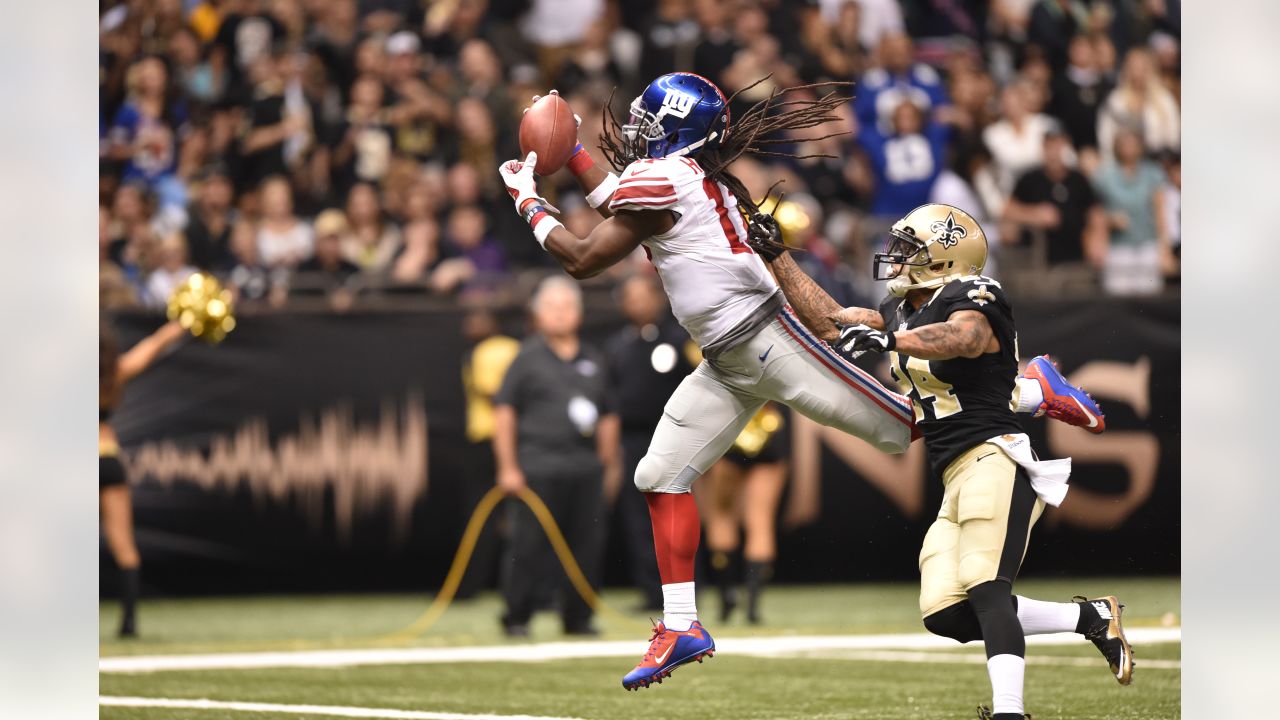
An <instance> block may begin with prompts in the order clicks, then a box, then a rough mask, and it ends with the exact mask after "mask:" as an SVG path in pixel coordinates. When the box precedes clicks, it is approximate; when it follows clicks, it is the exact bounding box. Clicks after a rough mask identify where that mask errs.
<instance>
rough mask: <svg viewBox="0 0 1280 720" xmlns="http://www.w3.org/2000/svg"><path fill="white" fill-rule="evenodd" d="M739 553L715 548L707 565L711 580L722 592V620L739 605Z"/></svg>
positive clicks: (725, 619) (726, 618)
mask: <svg viewBox="0 0 1280 720" xmlns="http://www.w3.org/2000/svg"><path fill="white" fill-rule="evenodd" d="M737 557H738V553H737V552H736V551H734V550H713V551H712V552H711V557H710V558H708V562H707V566H708V570H709V571H710V575H711V582H712V584H714V585H715V586H716V589H717V590H718V591H719V592H720V622H725V621H727V620H728V619H729V616H730V615H731V614H732V613H733V610H734V608H736V607H737V606H738V563H737V562H736V560H737Z"/></svg>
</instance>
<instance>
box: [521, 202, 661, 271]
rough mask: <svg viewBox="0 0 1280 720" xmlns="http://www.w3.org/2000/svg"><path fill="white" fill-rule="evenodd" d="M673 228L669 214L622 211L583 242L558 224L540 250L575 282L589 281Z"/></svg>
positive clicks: (657, 211)
mask: <svg viewBox="0 0 1280 720" xmlns="http://www.w3.org/2000/svg"><path fill="white" fill-rule="evenodd" d="M674 224H675V221H674V219H673V218H672V217H671V212H670V211H669V210H654V211H648V210H645V211H639V212H633V211H624V212H620V213H618V214H617V215H614V216H613V217H609V218H605V220H604V222H602V223H600V224H599V225H597V226H596V227H595V229H594V230H592V231H591V234H590V235H588V236H587V237H585V238H580V237H578V236H577V235H574V234H573V233H571V232H569V231H568V230H567V229H565V227H564V226H562V225H559V223H557V225H558V227H555V228H552V230H551V232H550V233H548V234H547V241H546V243H545V244H544V245H543V247H545V248H546V249H547V252H549V253H551V255H552V257H554V258H555V259H556V262H558V263H560V267H562V268H564V270H565V272H567V273H569V274H570V275H572V276H574V277H575V278H578V279H582V278H589V277H594V276H596V275H599V274H600V273H601V272H603V271H604V270H605V268H607V267H609V266H610V265H613V264H614V263H616V262H618V261H619V260H621V259H622V258H624V257H626V256H627V255H630V254H631V252H632V251H633V250H635V249H636V246H638V245H639V244H640V243H641V242H643V241H644V240H645V239H647V238H650V237H653V236H654V235H660V234H662V233H664V232H666V231H668V230H670V229H671V226H672V225H674Z"/></svg>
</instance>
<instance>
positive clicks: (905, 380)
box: [891, 354, 961, 422]
mask: <svg viewBox="0 0 1280 720" xmlns="http://www.w3.org/2000/svg"><path fill="white" fill-rule="evenodd" d="M898 357H900V356H898V355H896V354H895V356H894V358H893V362H892V364H891V367H892V369H893V379H894V380H896V381H897V382H898V387H900V388H902V391H903V392H904V393H906V394H907V395H910V396H912V399H913V400H915V402H913V403H912V405H914V406H915V410H916V421H917V422H919V421H921V420H924V419H926V418H925V415H926V414H928V415H932V416H933V417H932V418H930V419H932V420H941V419H942V418H945V417H950V416H952V415H955V414H956V413H958V412H960V410H961V407H960V398H958V397H956V395H955V393H954V392H952V391H951V390H952V386H951V385H949V384H947V383H944V382H942V381H941V380H939V379H938V378H937V377H935V376H934V374H933V372H932V370H931V369H930V367H929V361H928V360H921V359H920V358H917V357H908V358H907V368H906V370H905V371H904V370H902V368H900V367H898ZM925 400H929V401H930V402H929V404H928V406H927V407H928V408H929V412H928V413H926V412H925V407H926V405H925Z"/></svg>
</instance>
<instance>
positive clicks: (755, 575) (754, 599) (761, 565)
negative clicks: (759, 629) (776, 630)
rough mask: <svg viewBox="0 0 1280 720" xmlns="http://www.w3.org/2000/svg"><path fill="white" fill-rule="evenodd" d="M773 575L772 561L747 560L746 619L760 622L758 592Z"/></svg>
mask: <svg viewBox="0 0 1280 720" xmlns="http://www.w3.org/2000/svg"><path fill="white" fill-rule="evenodd" d="M772 577H773V563H772V562H769V561H767V560H748V561H747V574H746V586H747V620H749V621H751V622H753V623H756V622H760V593H761V592H763V591H764V586H765V585H766V584H767V583H768V582H769V580H770V579H771V578H772Z"/></svg>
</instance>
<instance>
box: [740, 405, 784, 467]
mask: <svg viewBox="0 0 1280 720" xmlns="http://www.w3.org/2000/svg"><path fill="white" fill-rule="evenodd" d="M781 429H782V413H779V412H778V411H777V410H776V409H775V408H774V407H773V406H772V405H765V406H764V407H762V408H760V410H759V411H758V412H757V413H756V414H755V415H754V416H752V418H751V419H750V420H749V421H747V426H746V427H744V428H742V432H740V433H738V437H737V439H735V440H734V441H733V448H734V449H735V450H737V451H738V452H740V453H742V454H743V455H746V456H747V457H749V458H753V457H755V456H756V455H759V454H760V451H761V450H763V449H764V446H765V445H767V444H768V443H769V438H771V437H773V434H774V433H776V432H778V430H781Z"/></svg>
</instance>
